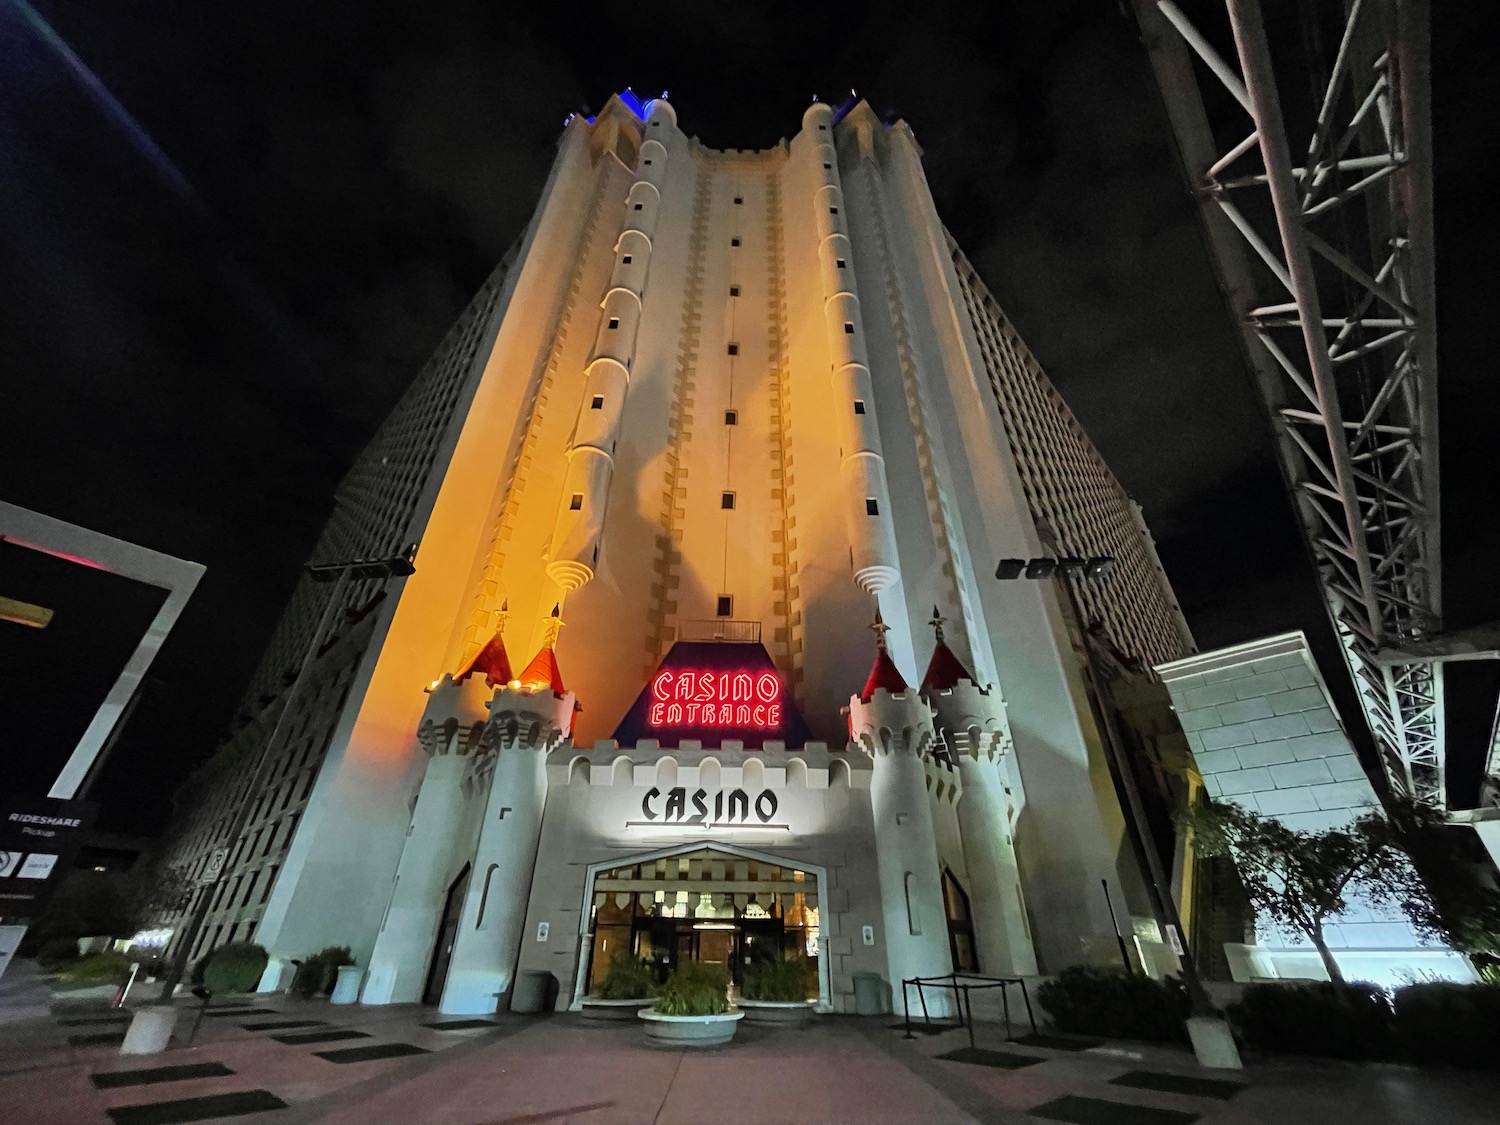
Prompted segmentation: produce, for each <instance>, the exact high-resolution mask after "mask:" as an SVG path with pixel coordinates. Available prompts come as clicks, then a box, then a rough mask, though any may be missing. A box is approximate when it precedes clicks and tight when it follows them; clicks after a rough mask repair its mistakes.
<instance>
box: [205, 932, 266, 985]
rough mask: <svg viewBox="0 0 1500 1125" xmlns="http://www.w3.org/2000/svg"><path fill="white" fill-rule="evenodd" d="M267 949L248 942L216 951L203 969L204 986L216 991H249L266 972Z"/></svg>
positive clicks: (240, 942) (234, 943)
mask: <svg viewBox="0 0 1500 1125" xmlns="http://www.w3.org/2000/svg"><path fill="white" fill-rule="evenodd" d="M266 961H267V957H266V951H265V950H264V949H262V948H261V947H260V946H258V945H256V944H254V943H253V942H248V941H236V942H231V943H230V944H228V945H225V946H221V947H219V948H218V949H216V950H214V951H213V953H212V954H211V955H210V956H209V958H208V964H207V966H205V968H204V970H203V987H204V988H206V989H208V990H209V991H210V992H213V993H225V992H250V991H251V990H253V989H254V988H255V986H256V985H257V984H259V983H260V978H261V974H262V973H264V972H265V971H266Z"/></svg>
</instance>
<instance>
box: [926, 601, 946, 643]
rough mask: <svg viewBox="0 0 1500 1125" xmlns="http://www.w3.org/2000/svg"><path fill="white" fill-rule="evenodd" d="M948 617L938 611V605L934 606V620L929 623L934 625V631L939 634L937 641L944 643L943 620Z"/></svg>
mask: <svg viewBox="0 0 1500 1125" xmlns="http://www.w3.org/2000/svg"><path fill="white" fill-rule="evenodd" d="M947 620H948V619H947V618H946V617H944V616H943V615H942V614H941V613H939V612H938V607H937V606H933V607H932V620H931V621H929V622H927V624H929V625H931V626H932V631H933V632H934V633H936V634H937V643H938V644H942V643H943V622H944V621H947Z"/></svg>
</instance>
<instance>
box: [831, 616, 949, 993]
mask: <svg viewBox="0 0 1500 1125" xmlns="http://www.w3.org/2000/svg"><path fill="white" fill-rule="evenodd" d="M874 629H875V635H876V637H877V638H878V641H877V644H878V648H877V651H876V654H875V665H874V667H873V668H872V669H871V671H870V678H869V679H868V680H867V681H866V683H865V687H864V690H863V691H862V692H860V694H858V695H855V696H851V697H850V699H849V730H850V734H851V736H852V737H853V739H854V741H855V742H856V743H858V744H859V746H860V748H861V749H863V750H864V752H865V753H866V754H868V755H869V756H870V758H871V759H872V760H873V762H874V769H873V770H872V772H871V776H870V806H871V811H872V813H873V816H874V821H875V860H876V866H877V868H878V870H879V874H880V897H881V904H882V911H883V914H884V918H885V934H884V938H885V950H886V960H887V963H888V965H889V969H890V985H891V990H892V995H893V1002H894V1004H895V1006H896V1010H898V1011H899V1010H900V1005H901V982H902V981H903V980H910V979H911V978H913V977H934V976H943V975H945V974H947V973H951V972H952V971H953V958H952V955H951V954H950V952H949V949H948V920H947V913H946V912H945V911H944V909H943V889H942V882H941V875H940V874H939V872H938V849H937V833H936V832H935V831H934V829H933V823H932V806H931V803H930V800H929V798H928V795H927V770H926V767H925V760H926V758H927V756H928V755H929V754H930V753H931V752H932V745H933V737H934V736H933V727H932V711H931V709H930V708H929V707H928V706H927V704H925V703H923V702H922V698H921V696H920V695H918V694H917V693H916V692H915V691H912V690H911V689H910V688H908V687H907V685H906V681H905V680H904V679H902V677H901V673H900V672H899V671H897V669H896V666H895V664H893V663H891V658H890V654H889V653H887V652H886V646H885V632H886V625H885V622H883V621H882V620H881V619H880V617H879V615H878V614H877V615H876V618H875V625H874ZM941 995H944V994H933V995H929V997H928V1001H927V1004H928V1008H929V1010H931V1011H934V1012H944V1013H946V1012H947V1011H949V1010H951V1005H950V1004H949V1003H948V1002H947V1001H945V1000H943V999H935V997H937V996H941ZM912 1002H913V1003H915V1002H916V1000H915V994H913V1000H912Z"/></svg>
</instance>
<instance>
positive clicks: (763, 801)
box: [625, 785, 786, 828]
mask: <svg viewBox="0 0 1500 1125" xmlns="http://www.w3.org/2000/svg"><path fill="white" fill-rule="evenodd" d="M661 796H662V791H661V790H660V789H658V788H657V787H656V786H654V785H653V786H652V787H651V788H650V789H648V790H647V791H646V795H645V796H644V797H642V798H641V815H642V816H644V817H645V818H646V819H645V820H627V821H626V822H625V823H626V825H627V826H643V825H650V824H655V823H661V824H701V825H703V827H705V828H730V827H734V826H737V825H752V826H753V824H754V821H752V820H751V819H750V813H751V809H752V808H753V809H754V812H755V817H756V819H757V820H759V821H760V823H761V824H762V825H764V826H765V827H767V828H785V827H786V825H784V824H772V823H771V818H772V817H774V816H775V815H776V811H777V808H778V806H779V804H780V802H779V801H778V800H777V799H776V794H775V793H774V792H773V791H771V790H770V789H762V790H761V791H760V792H759V793H757V794H756V795H755V801H754V802H753V803H752V802H751V800H750V797H749V795H748V794H747V793H746V792H745V791H744V790H743V789H731V790H729V791H728V792H727V793H726V792H724V791H722V790H721V791H719V792H718V793H715V794H714V796H713V804H712V806H710V805H709V800H708V790H706V789H699V790H697V791H696V792H693V793H689V792H688V791H687V788H686V787H685V786H681V785H679V786H677V788H675V789H668V790H667V793H666V798H667V799H666V801H665V803H664V804H663V805H662V806H661V807H660V808H658V807H657V806H656V802H657V801H659V800H660V799H661Z"/></svg>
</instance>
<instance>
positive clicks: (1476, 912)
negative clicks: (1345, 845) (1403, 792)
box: [1375, 797, 1500, 975]
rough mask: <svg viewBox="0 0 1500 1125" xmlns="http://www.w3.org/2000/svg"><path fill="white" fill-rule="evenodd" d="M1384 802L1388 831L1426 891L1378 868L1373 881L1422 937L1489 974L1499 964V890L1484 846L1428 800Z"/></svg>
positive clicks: (1464, 827) (1392, 799) (1469, 831)
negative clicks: (1381, 885) (1439, 943)
mask: <svg viewBox="0 0 1500 1125" xmlns="http://www.w3.org/2000/svg"><path fill="white" fill-rule="evenodd" d="M1386 805H1387V810H1388V811H1389V813H1390V820H1389V824H1388V829H1387V830H1388V831H1389V832H1390V834H1391V837H1392V839H1393V840H1394V841H1395V843H1396V844H1397V845H1398V846H1399V847H1400V848H1401V849H1402V850H1403V851H1405V852H1406V854H1407V855H1409V856H1410V857H1411V860H1412V863H1413V864H1414V865H1415V866H1416V869H1417V872H1418V873H1419V874H1420V875H1421V877H1422V882H1423V884H1424V885H1425V887H1426V891H1427V893H1426V894H1419V895H1416V896H1411V895H1409V894H1408V891H1409V889H1410V888H1409V887H1407V886H1406V884H1404V883H1403V882H1401V881H1400V880H1399V879H1398V880H1396V881H1395V882H1391V881H1389V880H1388V879H1387V878H1386V876H1385V875H1384V873H1382V872H1377V873H1376V875H1375V878H1376V880H1377V881H1381V882H1385V883H1386V884H1387V885H1386V886H1385V888H1384V889H1385V892H1386V894H1387V896H1388V897H1389V898H1391V899H1393V900H1394V901H1396V902H1398V903H1399V904H1400V905H1401V907H1402V909H1403V910H1404V911H1405V912H1406V915H1407V917H1408V918H1410V919H1411V921H1412V924H1413V925H1414V926H1416V928H1417V929H1418V930H1419V931H1420V932H1421V933H1422V934H1423V935H1424V936H1426V937H1429V938H1438V939H1440V940H1442V941H1443V942H1445V943H1447V944H1448V945H1450V946H1452V947H1453V948H1454V949H1457V950H1459V951H1460V952H1462V953H1466V954H1468V955H1469V957H1470V958H1471V959H1473V960H1474V962H1475V963H1476V966H1477V967H1478V968H1479V969H1480V971H1481V972H1484V973H1486V975H1490V974H1493V973H1494V972H1495V969H1496V966H1497V965H1500V891H1496V889H1495V887H1494V886H1493V884H1492V882H1491V880H1490V877H1489V872H1490V871H1491V870H1492V869H1491V867H1490V863H1489V859H1488V856H1487V854H1486V853H1485V851H1484V847H1483V845H1482V844H1480V843H1479V841H1478V839H1477V837H1475V835H1474V833H1473V831H1472V830H1470V829H1469V828H1468V827H1466V826H1461V825H1453V824H1450V823H1449V822H1448V821H1447V820H1446V819H1445V818H1444V816H1443V814H1442V813H1441V812H1440V811H1438V810H1437V809H1435V808H1433V807H1432V806H1431V805H1429V804H1426V803H1424V802H1420V801H1413V800H1412V799H1410V798H1408V797H1393V798H1391V799H1390V800H1388V801H1387V802H1386ZM1481 873H1483V874H1481Z"/></svg>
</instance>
